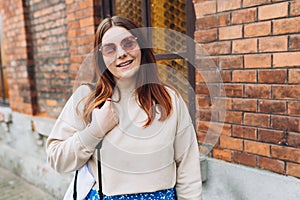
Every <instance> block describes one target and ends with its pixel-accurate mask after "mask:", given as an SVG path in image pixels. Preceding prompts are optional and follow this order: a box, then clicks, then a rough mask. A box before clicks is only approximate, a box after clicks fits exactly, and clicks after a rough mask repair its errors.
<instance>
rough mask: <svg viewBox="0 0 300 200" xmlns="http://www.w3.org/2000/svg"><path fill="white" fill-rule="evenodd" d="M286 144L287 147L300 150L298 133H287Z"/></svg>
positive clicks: (299, 134) (299, 135)
mask: <svg viewBox="0 0 300 200" xmlns="http://www.w3.org/2000/svg"><path fill="white" fill-rule="evenodd" d="M287 143H288V145H289V146H292V147H296V148H300V133H299V132H298V133H296V132H288V136H287Z"/></svg>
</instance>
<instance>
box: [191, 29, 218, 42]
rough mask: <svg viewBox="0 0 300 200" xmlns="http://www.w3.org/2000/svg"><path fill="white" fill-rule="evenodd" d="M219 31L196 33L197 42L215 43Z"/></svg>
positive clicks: (210, 30)
mask: <svg viewBox="0 0 300 200" xmlns="http://www.w3.org/2000/svg"><path fill="white" fill-rule="evenodd" d="M217 31H218V30H217V29H209V30H199V31H196V32H195V40H196V42H214V41H216V40H217V37H218V34H217Z"/></svg>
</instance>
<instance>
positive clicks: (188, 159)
mask: <svg viewBox="0 0 300 200" xmlns="http://www.w3.org/2000/svg"><path fill="white" fill-rule="evenodd" d="M144 35H145V34H144V33H143V31H142V29H139V28H138V27H137V26H136V25H135V24H134V23H133V22H132V21H131V20H129V19H127V18H124V17H120V16H114V17H109V18H106V19H104V20H103V21H102V22H101V24H100V25H99V27H98V29H97V32H96V38H95V44H94V47H95V62H96V68H97V69H96V75H97V76H96V78H97V80H96V84H95V86H92V87H89V86H87V85H82V86H80V87H79V88H78V89H77V90H76V91H75V92H74V94H73V95H72V96H71V97H70V99H69V100H68V102H67V103H66V105H65V107H64V109H63V110H62V112H61V114H60V116H59V117H58V119H57V121H56V123H55V125H54V127H53V129H52V132H51V134H50V136H49V138H48V140H47V154H48V161H49V163H50V164H51V165H52V167H53V168H54V169H56V170H57V171H59V172H71V171H75V170H79V172H80V174H84V175H80V174H79V175H78V179H77V188H79V189H78V190H80V191H78V192H77V194H78V195H79V198H81V199H100V197H99V196H102V194H99V193H98V192H97V190H98V188H99V186H100V185H102V189H103V190H102V191H103V199H105V200H111V199H114V200H115V199H135V200H142V199H143V200H150V199H151V200H160V199H168V200H175V199H176V198H177V199H180V200H200V199H201V198H202V197H201V196H202V183H201V175H200V162H199V158H198V157H199V153H198V145H197V139H196V133H195V131H194V128H193V124H192V121H191V118H190V116H189V112H188V110H187V107H186V105H185V102H184V101H183V99H182V98H181V96H180V95H179V94H178V93H177V92H176V91H175V90H174V89H173V88H172V87H170V86H167V85H166V84H164V83H163V82H161V81H160V79H159V77H158V71H157V66H156V60H155V58H154V55H153V52H152V50H151V48H149V46H147V45H148V44H147V40H146V38H145V37H144ZM74 105H76V106H74ZM99 143H102V148H101V156H100V157H99V155H98V157H99V159H100V160H101V165H100V167H101V177H100V178H99V180H97V178H96V177H98V175H99V174H98V167H97V159H98V157H97V151H96V149H97V148H96V147H97V145H98V144H99ZM81 177H83V178H81ZM72 184H74V182H72V183H71V185H70V187H69V190H68V192H67V193H66V196H65V199H69V198H71V199H72V195H73V193H74V191H73V188H74V189H76V187H74V185H72Z"/></svg>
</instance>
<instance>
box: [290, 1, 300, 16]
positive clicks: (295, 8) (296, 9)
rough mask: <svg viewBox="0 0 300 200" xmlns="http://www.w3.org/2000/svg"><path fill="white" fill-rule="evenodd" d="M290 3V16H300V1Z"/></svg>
mask: <svg viewBox="0 0 300 200" xmlns="http://www.w3.org/2000/svg"><path fill="white" fill-rule="evenodd" d="M290 3H291V4H290V15H291V16H296V15H300V1H292V2H290Z"/></svg>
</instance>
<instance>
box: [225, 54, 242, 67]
mask: <svg viewBox="0 0 300 200" xmlns="http://www.w3.org/2000/svg"><path fill="white" fill-rule="evenodd" d="M219 66H220V68H221V69H241V68H243V57H242V56H226V57H222V56H221V57H219Z"/></svg>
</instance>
